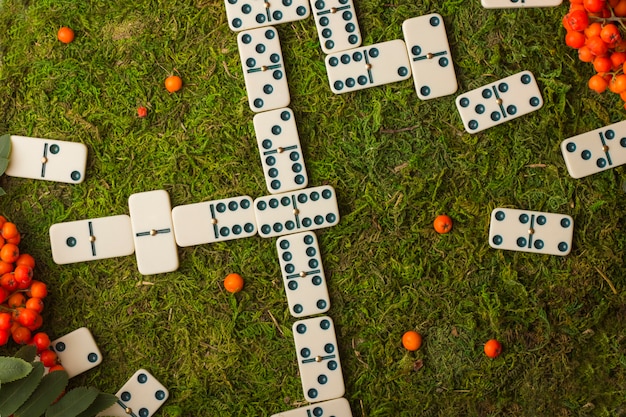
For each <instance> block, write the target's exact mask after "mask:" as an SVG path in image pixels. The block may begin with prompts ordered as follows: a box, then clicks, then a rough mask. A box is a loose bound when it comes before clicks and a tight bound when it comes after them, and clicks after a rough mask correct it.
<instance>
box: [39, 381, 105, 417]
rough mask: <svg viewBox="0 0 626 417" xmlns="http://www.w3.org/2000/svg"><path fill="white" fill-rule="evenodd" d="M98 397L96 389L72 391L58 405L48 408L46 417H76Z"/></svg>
mask: <svg viewBox="0 0 626 417" xmlns="http://www.w3.org/2000/svg"><path fill="white" fill-rule="evenodd" d="M97 397H98V390H97V389H95V388H87V387H79V388H76V389H73V390H71V391H70V392H68V393H67V394H65V395H64V396H63V398H61V400H59V402H58V403H56V404H54V405H51V406H50V407H48V410H47V411H46V417H76V416H77V415H79V414H80V413H82V412H83V411H85V410H86V409H87V407H89V406H90V405H91V404H92V403H93V402H94V401H95V399H96V398H97Z"/></svg>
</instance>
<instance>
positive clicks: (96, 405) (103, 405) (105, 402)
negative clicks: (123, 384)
mask: <svg viewBox="0 0 626 417" xmlns="http://www.w3.org/2000/svg"><path fill="white" fill-rule="evenodd" d="M116 402H117V397H116V396H115V395H113V394H105V393H102V392H101V393H99V394H98V397H97V398H96V400H95V401H94V402H93V403H91V405H90V406H89V408H87V409H86V410H85V411H83V412H82V413H80V414H79V415H78V416H77V417H93V416H95V415H96V414H98V413H99V412H100V411H103V410H106V409H107V408H109V407H110V406H112V405H113V404H115V403H116Z"/></svg>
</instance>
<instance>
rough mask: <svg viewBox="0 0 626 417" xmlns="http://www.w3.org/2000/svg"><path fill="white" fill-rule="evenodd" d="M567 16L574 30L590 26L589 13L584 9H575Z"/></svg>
mask: <svg viewBox="0 0 626 417" xmlns="http://www.w3.org/2000/svg"><path fill="white" fill-rule="evenodd" d="M566 17H567V22H568V23H569V25H570V27H571V28H572V30H576V31H581V30H585V29H586V28H587V26H589V15H588V14H587V12H585V11H584V10H573V11H571V12H569V13H568V14H567V15H566Z"/></svg>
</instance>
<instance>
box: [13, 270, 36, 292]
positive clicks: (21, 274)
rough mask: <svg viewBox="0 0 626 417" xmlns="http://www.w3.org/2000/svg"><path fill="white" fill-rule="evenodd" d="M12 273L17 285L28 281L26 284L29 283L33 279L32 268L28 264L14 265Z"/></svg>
mask: <svg viewBox="0 0 626 417" xmlns="http://www.w3.org/2000/svg"><path fill="white" fill-rule="evenodd" d="M13 274H15V280H16V281H17V283H18V285H23V284H24V283H28V285H30V282H31V281H32V280H33V268H31V267H30V266H28V265H18V266H16V267H15V271H13ZM28 285H27V287H28Z"/></svg>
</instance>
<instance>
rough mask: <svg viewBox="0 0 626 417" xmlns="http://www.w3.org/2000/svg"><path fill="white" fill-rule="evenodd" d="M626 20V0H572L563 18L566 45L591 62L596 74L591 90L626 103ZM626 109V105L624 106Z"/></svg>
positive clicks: (592, 80) (590, 85)
mask: <svg viewBox="0 0 626 417" xmlns="http://www.w3.org/2000/svg"><path fill="white" fill-rule="evenodd" d="M625 20H626V0H570V7H569V11H568V13H567V14H566V15H565V16H564V17H563V27H565V30H566V31H567V33H566V35H565V44H566V45H568V46H570V47H572V48H574V49H577V50H578V58H579V59H580V60H581V61H583V62H590V63H592V64H593V68H594V70H595V71H596V74H594V75H593V76H591V78H590V79H589V83H588V85H589V88H590V89H592V90H594V91H596V92H598V93H603V92H604V91H606V90H607V89H608V90H609V91H611V92H613V93H616V94H619V95H620V97H621V98H622V100H623V101H624V102H626V73H625V72H626V68H624V67H625V65H626V40H624V39H623V38H622V34H621V32H620V28H623V27H624V21H625ZM624 108H626V103H625V104H624Z"/></svg>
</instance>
